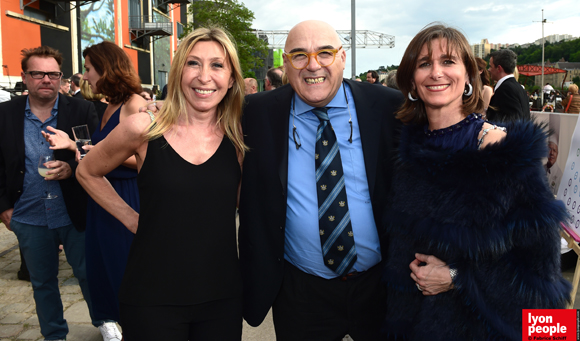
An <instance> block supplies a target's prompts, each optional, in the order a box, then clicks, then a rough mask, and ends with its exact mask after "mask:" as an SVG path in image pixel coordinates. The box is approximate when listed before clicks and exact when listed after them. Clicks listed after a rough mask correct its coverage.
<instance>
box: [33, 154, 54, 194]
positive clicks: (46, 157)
mask: <svg viewBox="0 0 580 341" xmlns="http://www.w3.org/2000/svg"><path fill="white" fill-rule="evenodd" d="M53 161H56V159H55V158H54V156H53V155H52V154H41V155H40V159H39V160H38V173H39V174H40V175H41V176H42V177H45V178H46V177H48V176H51V175H53V174H46V173H47V172H48V171H49V170H51V169H52V168H49V167H47V165H46V164H47V163H48V162H53ZM45 183H46V197H42V198H41V199H54V198H56V197H58V196H57V195H54V194H51V193H50V190H49V189H48V181H46V180H45Z"/></svg>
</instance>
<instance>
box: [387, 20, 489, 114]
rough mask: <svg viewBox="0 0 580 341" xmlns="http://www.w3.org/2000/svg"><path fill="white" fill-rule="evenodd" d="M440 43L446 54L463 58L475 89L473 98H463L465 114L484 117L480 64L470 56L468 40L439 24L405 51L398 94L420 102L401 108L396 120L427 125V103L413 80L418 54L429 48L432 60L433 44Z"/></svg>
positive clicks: (416, 37)
mask: <svg viewBox="0 0 580 341" xmlns="http://www.w3.org/2000/svg"><path fill="white" fill-rule="evenodd" d="M437 39H441V40H445V41H446V42H447V54H449V55H452V54H453V52H455V53H456V54H457V56H458V57H460V58H461V61H463V64H464V65H465V69H466V71H467V75H468V76H469V83H470V84H471V85H472V86H473V89H474V91H473V94H472V95H471V96H463V114H464V115H465V116H467V115H469V114H470V113H474V112H477V113H481V112H482V111H483V98H482V95H481V91H477V90H476V89H481V88H482V85H481V80H480V78H479V70H478V69H477V62H476V61H475V57H474V56H473V53H472V52H471V47H470V46H469V43H468V42H467V39H465V36H463V34H462V33H461V32H459V31H458V30H457V29H455V28H452V27H448V26H445V25H442V24H440V23H432V24H429V25H427V26H426V27H425V28H423V29H422V30H421V31H420V32H419V33H417V35H416V36H415V37H414V38H413V40H411V43H410V44H409V46H407V49H406V50H405V54H404V55H403V59H402V60H401V64H400V65H399V68H398V69H397V85H398V86H399V90H401V91H402V92H403V94H404V95H405V96H407V95H408V94H409V93H411V95H412V96H413V97H414V98H418V100H417V101H416V102H413V101H411V100H409V99H408V98H407V99H406V100H405V103H403V105H402V106H401V108H400V109H399V111H397V113H396V115H397V118H398V119H400V120H401V121H402V122H403V123H407V124H408V123H414V124H426V123H428V121H427V113H426V112H425V103H423V101H422V100H421V99H420V98H419V97H418V95H417V92H416V91H415V89H414V85H413V78H414V75H415V70H416V69H417V60H418V59H419V54H420V53H421V50H422V49H423V46H427V49H428V51H429V57H431V55H432V53H433V51H432V49H431V42H433V41H434V40H437Z"/></svg>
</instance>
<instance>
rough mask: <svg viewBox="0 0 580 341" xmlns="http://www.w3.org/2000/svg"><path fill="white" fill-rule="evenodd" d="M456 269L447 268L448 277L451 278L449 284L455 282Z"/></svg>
mask: <svg viewBox="0 0 580 341" xmlns="http://www.w3.org/2000/svg"><path fill="white" fill-rule="evenodd" d="M457 273H458V271H457V269H455V268H452V267H449V275H450V276H451V283H453V282H455V277H457Z"/></svg>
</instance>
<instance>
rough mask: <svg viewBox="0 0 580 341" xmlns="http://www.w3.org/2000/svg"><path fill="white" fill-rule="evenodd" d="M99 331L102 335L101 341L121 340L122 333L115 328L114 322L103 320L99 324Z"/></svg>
mask: <svg viewBox="0 0 580 341" xmlns="http://www.w3.org/2000/svg"><path fill="white" fill-rule="evenodd" d="M99 331H100V332H101V335H103V341H121V340H122V339H123V335H121V332H120V331H119V328H117V324H116V323H115V322H105V323H103V324H101V325H100V326H99Z"/></svg>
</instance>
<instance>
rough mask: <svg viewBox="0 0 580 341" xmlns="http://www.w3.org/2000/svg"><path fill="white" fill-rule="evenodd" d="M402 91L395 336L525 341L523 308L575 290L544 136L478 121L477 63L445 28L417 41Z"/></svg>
mask: <svg viewBox="0 0 580 341" xmlns="http://www.w3.org/2000/svg"><path fill="white" fill-rule="evenodd" d="M397 82H398V84H399V87H400V89H401V90H402V91H403V94H407V95H408V100H407V101H406V102H405V103H404V105H403V106H402V108H401V109H400V111H399V112H398V114H397V115H398V118H399V119H400V120H401V121H403V123H405V124H406V125H405V126H404V128H403V132H402V136H401V146H400V152H399V169H398V171H397V176H396V179H395V183H394V187H393V190H394V192H393V193H394V197H393V200H392V204H391V206H390V210H389V212H388V214H387V215H386V219H385V225H386V226H387V229H386V231H387V232H386V235H385V238H386V245H388V248H387V249H386V250H385V251H386V252H385V257H384V258H385V260H386V261H385V268H384V272H383V281H384V282H385V283H386V285H387V288H388V299H387V302H386V304H387V310H388V313H387V316H386V319H385V323H384V326H383V332H384V334H385V338H387V339H401V340H403V339H405V340H521V337H522V309H538V308H549V309H554V308H564V307H565V305H566V303H567V302H568V300H569V293H570V285H569V283H568V282H567V281H565V280H564V279H563V278H562V276H561V273H560V264H559V262H560V237H559V223H560V221H564V220H565V218H566V211H565V208H564V206H563V204H562V203H561V202H560V201H556V200H554V197H553V195H552V194H551V192H550V190H549V188H548V185H547V181H546V175H545V172H544V171H543V168H542V163H541V161H542V158H543V157H545V155H547V143H546V137H547V134H546V132H545V129H544V128H543V127H541V126H538V125H535V124H534V123H533V122H514V123H509V124H506V126H505V127H498V126H495V125H492V124H490V123H488V122H485V121H484V120H483V119H482V118H481V115H479V114H477V113H481V112H482V110H483V101H482V98H481V92H480V91H478V90H477V89H480V87H481V85H480V79H479V73H478V68H477V64H476V61H475V59H474V56H473V54H472V52H471V49H470V47H469V44H468V42H467V40H466V39H465V37H464V36H463V35H462V34H461V33H460V32H459V31H458V30H456V29H453V28H450V27H447V26H443V25H430V26H428V27H426V28H424V29H423V30H422V31H421V32H419V34H417V36H416V37H415V38H414V39H413V40H412V41H411V43H410V44H409V46H408V48H407V50H406V52H405V55H404V56H403V60H402V61H401V65H400V66H399V69H398V71H397Z"/></svg>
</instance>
